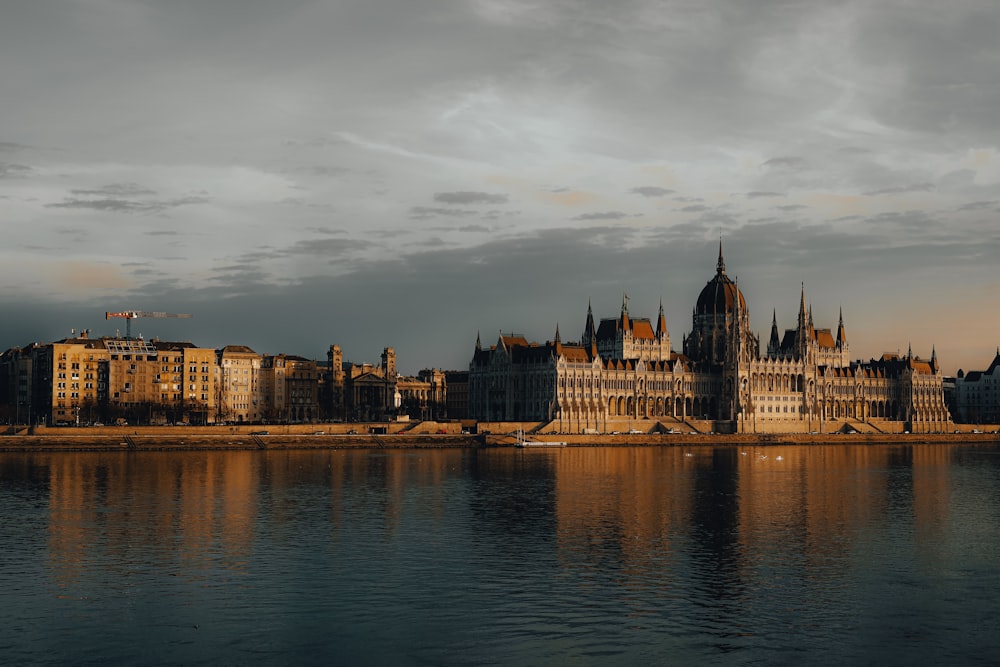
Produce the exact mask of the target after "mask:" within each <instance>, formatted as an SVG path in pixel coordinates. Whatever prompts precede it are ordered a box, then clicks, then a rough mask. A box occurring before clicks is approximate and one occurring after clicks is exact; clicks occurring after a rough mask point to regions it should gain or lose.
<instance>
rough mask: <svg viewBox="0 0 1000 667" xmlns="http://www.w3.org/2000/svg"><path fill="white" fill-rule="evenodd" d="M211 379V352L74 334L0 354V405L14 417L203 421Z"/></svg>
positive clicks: (42, 420)
mask: <svg viewBox="0 0 1000 667" xmlns="http://www.w3.org/2000/svg"><path fill="white" fill-rule="evenodd" d="M216 377H217V370H216V366H215V351H214V350H211V349H204V348H196V347H194V346H193V345H192V344H191V343H175V342H164V341H160V340H155V339H154V340H152V341H146V340H143V339H141V338H137V339H123V338H108V337H104V338H90V337H89V335H88V333H87V332H82V333H80V334H79V335H78V336H74V337H72V338H65V339H62V340H59V341H55V342H53V343H47V344H38V343H36V344H33V345H31V346H28V347H25V348H15V349H13V350H8V351H7V352H5V353H4V354H3V355H0V384H2V385H3V386H4V387H7V388H8V389H7V390H6V391H5V392H4V393H2V394H0V404H2V405H3V406H4V410H5V411H7V412H11V411H13V412H14V413H15V415H14V421H17V422H20V423H29V421H30V423H45V424H73V425H75V424H88V423H95V422H108V423H115V422H119V423H120V422H128V423H143V424H146V423H152V424H162V423H173V422H178V421H190V422H193V423H205V422H207V421H210V420H211V418H212V415H213V408H214V398H213V397H214V395H215V387H216Z"/></svg>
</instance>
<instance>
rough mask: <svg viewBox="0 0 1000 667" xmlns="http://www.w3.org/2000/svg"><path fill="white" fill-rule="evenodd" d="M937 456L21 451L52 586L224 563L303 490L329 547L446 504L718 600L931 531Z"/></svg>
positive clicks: (551, 554) (596, 564) (934, 538)
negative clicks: (103, 571) (363, 525)
mask: <svg viewBox="0 0 1000 667" xmlns="http://www.w3.org/2000/svg"><path fill="white" fill-rule="evenodd" d="M953 455H954V449H953V448H951V447H947V446H930V445H927V446H921V445H915V446H905V447H904V446H877V447H866V446H783V447H729V446H726V447H721V446H720V447H662V448H657V447H639V448H614V447H606V448H601V447H598V448H565V449H558V450H557V449H552V450H544V451H523V450H517V451H514V450H448V449H446V450H432V449H429V450H407V451H382V450H380V451H289V452H176V453H174V452H162V453H154V452H145V453H141V454H134V453H133V454H130V453H117V452H116V453H103V454H93V453H79V454H71V453H60V454H53V455H31V456H30V457H29V459H28V464H27V467H28V469H29V470H30V472H29V476H31V477H33V478H34V479H35V482H37V483H38V484H44V485H47V487H48V497H49V529H48V530H49V534H48V542H49V544H48V558H49V563H48V566H49V569H50V570H51V572H52V574H53V577H54V578H55V579H56V580H57V581H58V582H59V583H60V585H63V586H66V587H70V586H72V585H73V582H74V581H76V580H77V579H78V578H79V576H80V573H81V570H82V569H86V564H87V562H88V561H92V560H93V559H95V558H102V559H104V560H106V561H107V562H111V563H115V564H116V567H119V568H120V569H121V571H120V572H118V574H119V575H121V578H122V581H127V578H128V571H129V569H130V568H147V567H160V568H163V569H164V570H165V571H168V572H173V573H176V574H177V575H178V576H183V577H188V578H191V579H192V580H197V579H198V578H199V577H200V576H204V575H205V573H207V572H208V571H210V570H213V569H215V568H220V567H221V568H225V569H227V570H229V571H232V572H237V573H238V572H241V571H244V570H245V569H246V568H247V567H248V562H249V561H250V560H251V559H252V558H253V552H254V550H255V548H259V545H255V540H256V539H257V536H258V521H259V520H260V518H261V515H262V514H263V513H265V512H266V514H267V517H268V521H269V524H270V525H271V526H275V527H278V528H274V529H272V533H273V534H272V535H271V537H269V539H277V540H290V541H293V540H296V539H299V538H300V537H301V535H300V534H299V532H298V531H301V530H307V528H306V527H305V526H303V525H302V524H301V522H300V518H301V516H302V514H303V512H304V511H306V510H308V509H310V507H312V506H315V505H316V504H319V505H320V506H321V507H328V508H329V534H328V535H327V536H324V537H323V539H325V540H326V541H327V542H329V543H330V544H333V545H336V544H338V541H339V540H340V539H341V529H342V527H343V526H344V525H345V524H346V523H349V522H351V521H354V520H356V518H357V516H358V515H359V512H360V511H361V510H363V513H364V515H365V516H366V517H368V516H372V515H374V516H377V517H381V526H378V527H377V528H379V529H380V530H381V531H382V532H383V533H384V534H385V535H388V536H392V535H393V534H395V533H396V532H397V531H398V530H400V527H401V526H402V525H403V524H405V523H406V522H407V521H408V520H410V519H411V518H413V517H416V516H418V517H419V518H420V519H421V520H426V521H429V522H430V525H435V524H437V523H439V522H441V521H443V520H444V518H445V515H446V514H449V513H451V514H452V515H454V514H455V513H456V512H457V511H461V512H465V513H467V514H468V519H467V521H468V522H469V524H470V525H471V526H476V527H477V528H475V536H476V540H477V544H478V545H479V547H481V548H484V549H486V550H495V551H496V552H498V553H499V552H500V551H503V550H511V549H514V550H519V552H522V553H523V554H524V556H525V559H526V563H528V566H530V562H531V559H546V558H551V559H554V562H555V563H556V564H557V565H558V566H559V567H563V568H572V569H574V570H575V571H576V572H577V573H578V574H581V575H582V578H581V581H582V582H584V583H583V584H581V585H586V584H585V582H586V581H587V576H588V572H589V573H592V574H593V576H601V577H603V578H607V577H609V576H612V577H618V578H619V580H620V582H621V586H622V592H623V595H626V596H627V594H628V591H629V589H630V588H633V587H639V588H641V587H643V586H647V585H649V582H656V583H655V585H656V586H658V587H660V589H661V590H659V591H657V593H658V594H661V595H663V596H665V597H668V598H669V597H670V596H672V595H679V594H690V593H691V592H692V591H693V590H695V591H696V592H698V594H699V595H704V596H705V597H707V598H709V599H718V600H732V599H740V598H741V596H743V595H744V594H745V591H746V589H747V587H752V588H755V589H756V588H759V587H761V586H763V585H767V584H768V582H761V581H755V580H754V578H755V577H761V576H766V573H767V572H769V571H770V570H771V569H773V568H783V567H796V566H803V567H809V568H833V569H834V571H832V572H831V574H833V575H836V574H837V573H836V571H835V569H836V568H846V567H859V566H864V564H865V563H866V562H868V561H871V562H875V561H877V559H878V557H879V554H878V553H870V554H863V553H852V544H853V543H854V540H855V538H856V537H857V536H858V535H859V534H860V533H861V532H863V531H900V530H905V531H912V533H913V536H912V539H914V540H919V541H921V542H922V543H928V544H932V545H933V544H937V543H942V542H944V541H945V539H944V535H943V533H944V532H945V531H947V520H948V512H949V503H950V498H951V497H952V492H953V489H952V488H951V487H952V481H951V480H952V474H953V470H952V468H951V467H950V464H951V457H952V456H953ZM4 461H5V460H0V465H6V466H10V465H12V463H11V461H10V460H6V463H5V462H4ZM5 474H6V473H5ZM415 489H419V491H420V493H419V494H418V496H414V493H413V492H414V490H415ZM291 490H295V491H296V493H291V492H290V491H291ZM415 497H418V498H419V500H415V499H414V498H415ZM456 503H461V507H460V508H458V509H456ZM307 505H308V506H309V507H306V506H307ZM921 553H923V554H925V556H924V557H925V558H930V557H933V558H940V559H944V558H946V557H947V554H946V553H943V552H935V551H934V550H933V549H931V550H930V551H927V550H923V551H922V552H921ZM928 553H930V554H936V555H934V556H927V555H926V554H928ZM928 565H937V563H928ZM664 572H669V573H671V575H670V576H667V577H665V576H663V573H664ZM771 584H774V582H771ZM675 585H676V586H678V587H679V588H678V589H677V590H672V589H671V587H672V586H675ZM774 585H778V584H774ZM681 587H683V590H681ZM692 587H694V588H692ZM584 592H585V591H584Z"/></svg>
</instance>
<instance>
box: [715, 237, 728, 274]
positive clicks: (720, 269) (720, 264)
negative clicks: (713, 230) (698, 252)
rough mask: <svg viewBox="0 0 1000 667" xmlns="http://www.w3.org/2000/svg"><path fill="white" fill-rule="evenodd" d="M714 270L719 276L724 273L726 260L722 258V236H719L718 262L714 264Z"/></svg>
mask: <svg viewBox="0 0 1000 667" xmlns="http://www.w3.org/2000/svg"><path fill="white" fill-rule="evenodd" d="M715 272H716V273H718V274H719V275H720V276H724V275H725V274H726V262H725V261H723V259H722V236H721V235H720V236H719V262H718V264H716V265H715Z"/></svg>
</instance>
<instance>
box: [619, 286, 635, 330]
mask: <svg viewBox="0 0 1000 667" xmlns="http://www.w3.org/2000/svg"><path fill="white" fill-rule="evenodd" d="M621 328H622V331H629V330H630V329H631V328H632V323H631V322H630V321H629V318H628V294H627V293H626V292H622V316H621Z"/></svg>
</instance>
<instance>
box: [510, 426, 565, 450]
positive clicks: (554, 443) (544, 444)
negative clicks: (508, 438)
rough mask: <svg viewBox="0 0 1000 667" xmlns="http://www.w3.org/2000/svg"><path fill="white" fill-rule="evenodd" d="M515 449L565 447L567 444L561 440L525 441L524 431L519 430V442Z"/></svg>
mask: <svg viewBox="0 0 1000 667" xmlns="http://www.w3.org/2000/svg"><path fill="white" fill-rule="evenodd" d="M514 446H515V447H565V446H566V443H565V442H563V441H561V440H525V438H524V430H523V429H517V442H515V443H514Z"/></svg>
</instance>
